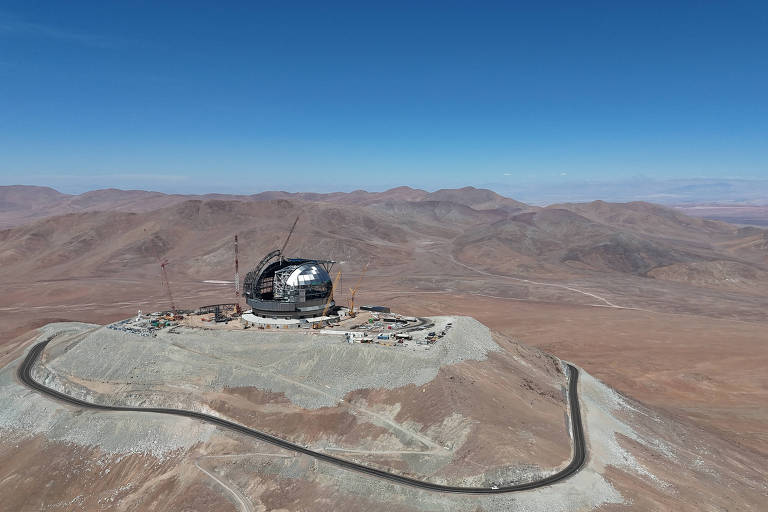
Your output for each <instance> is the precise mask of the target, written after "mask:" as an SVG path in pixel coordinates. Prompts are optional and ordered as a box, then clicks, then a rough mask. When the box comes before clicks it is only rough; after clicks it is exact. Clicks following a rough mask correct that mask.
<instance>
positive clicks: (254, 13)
mask: <svg viewBox="0 0 768 512" xmlns="http://www.w3.org/2000/svg"><path fill="white" fill-rule="evenodd" d="M533 4H537V5H538V6H537V7H532V5H533ZM636 176H647V177H650V178H654V179H669V178H690V177H741V178H764V177H767V176H768V2H764V1H754V2H738V1H729V2H689V3H686V2H668V1H665V2H659V3H654V2H648V1H645V2H633V3H631V5H630V3H629V2H616V1H610V2H603V3H597V2H572V1H569V2H563V3H556V2H525V3H523V2H519V3H518V2H500V3H498V4H495V3H491V2H487V3H478V2H464V3H456V2H450V1H441V2H434V3H425V2H404V3H397V2H390V1H388V2H376V3H372V2H350V3H336V2H307V3H302V2H223V1H222V2H213V1H207V2H194V1H184V2H157V1H147V2H141V1H124V2H104V1H94V2H78V1H71V2H69V1H67V2H62V1H50V2H40V1H33V0H23V1H13V0H3V1H2V2H0V184H17V183H24V184H39V185H50V186H53V187H55V188H58V189H59V190H62V191H65V192H80V191H83V190H88V189H93V188H102V187H107V186H115V187H120V188H144V189H154V190H162V191H168V192H175V191H176V192H213V191H219V192H242V193H253V192H258V191H261V190H265V189H287V190H302V191H307V190H321V191H329V190H351V189H355V188H367V189H369V190H380V189H383V188H387V187H390V186H396V185H411V186H415V187H422V188H427V189H436V188H441V187H444V186H462V185H483V184H488V183H515V182H520V183H523V182H526V183H545V184H546V183H549V182H552V183H557V182H562V181H563V180H566V179H567V180H585V181H588V180H614V179H621V178H630V177H636Z"/></svg>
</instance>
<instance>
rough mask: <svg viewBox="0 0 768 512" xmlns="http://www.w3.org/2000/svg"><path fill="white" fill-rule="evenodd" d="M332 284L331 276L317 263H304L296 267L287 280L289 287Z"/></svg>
mask: <svg viewBox="0 0 768 512" xmlns="http://www.w3.org/2000/svg"><path fill="white" fill-rule="evenodd" d="M330 283H331V276H329V275H328V272H326V271H325V269H324V268H323V267H321V266H320V265H318V264H317V263H304V264H303V265H297V266H296V267H294V270H293V272H291V274H290V275H289V276H288V279H286V280H285V284H287V285H288V286H309V285H318V284H320V285H325V284H330Z"/></svg>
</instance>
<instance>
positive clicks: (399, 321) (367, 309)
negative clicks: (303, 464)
mask: <svg viewBox="0 0 768 512" xmlns="http://www.w3.org/2000/svg"><path fill="white" fill-rule="evenodd" d="M298 221H299V217H296V220H294V222H293V225H292V226H291V229H290V230H289V231H288V234H287V236H286V238H285V242H284V243H283V245H282V247H280V248H279V249H275V250H273V251H271V252H269V253H267V254H266V256H264V257H263V258H262V259H261V260H260V261H259V262H258V263H257V264H256V265H255V266H254V268H253V269H252V270H250V271H249V272H248V273H247V274H246V276H245V279H244V280H243V284H242V289H241V286H240V269H239V241H238V235H235V236H234V244H233V254H234V279H233V281H232V284H233V285H234V300H233V301H232V302H227V303H220V304H206V305H202V306H199V307H198V308H197V309H194V310H189V309H178V308H177V307H176V302H175V300H174V297H173V292H172V290H171V288H172V285H171V281H170V279H169V277H168V270H167V266H168V260H160V259H159V258H158V262H159V265H160V276H161V282H162V286H163V287H164V290H165V293H166V295H167V298H168V304H169V306H170V309H169V310H167V311H158V312H151V313H142V312H141V311H140V310H139V311H138V313H137V314H136V316H135V317H132V318H128V319H124V320H120V321H118V322H115V323H112V324H110V325H108V326H107V327H108V328H109V329H112V330H116V331H122V332H127V333H131V334H137V335H140V336H145V337H155V336H157V333H158V332H159V331H161V330H163V329H168V330H169V331H170V332H178V330H179V329H182V328H186V329H203V330H247V329H256V330H260V331H278V330H281V329H282V330H286V329H293V330H296V329H299V330H304V331H307V332H310V333H317V334H332V335H340V336H342V337H343V339H344V340H345V341H346V342H348V343H363V344H378V345H385V346H399V347H407V346H415V345H420V346H425V347H426V348H427V349H428V347H429V345H432V344H434V343H436V342H437V341H438V340H439V339H441V338H442V337H443V336H445V335H446V334H447V331H448V329H450V328H451V326H452V324H451V323H450V322H449V323H447V324H446V325H444V326H442V327H435V323H434V322H432V321H429V320H427V319H423V318H416V317H410V316H403V315H400V314H397V313H393V312H391V311H390V308H389V307H387V306H381V305H363V306H358V307H356V306H355V296H356V295H357V291H358V290H359V289H360V286H361V284H362V283H363V279H364V278H365V274H366V272H367V270H368V264H366V265H364V266H363V267H362V271H361V273H360V275H359V276H358V278H357V280H356V282H355V284H354V286H352V287H351V288H349V290H348V291H349V293H348V294H347V298H346V304H340V303H339V302H338V301H337V300H335V296H336V295H338V294H339V292H340V291H341V290H342V289H341V282H342V272H341V270H338V271H336V272H335V276H334V277H333V278H331V275H332V274H334V272H333V270H334V265H335V264H336V262H335V261H333V260H319V259H310V258H299V257H287V256H286V255H285V250H286V247H287V246H288V243H289V241H290V239H291V235H292V234H293V231H294V229H295V228H296V224H297V223H298ZM241 297H242V298H244V299H245V303H246V304H247V306H249V308H248V309H245V308H244V307H243V306H241V303H240V299H241Z"/></svg>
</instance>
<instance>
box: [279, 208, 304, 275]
mask: <svg viewBox="0 0 768 512" xmlns="http://www.w3.org/2000/svg"><path fill="white" fill-rule="evenodd" d="M299 217H300V216H299V215H297V216H296V220H295V221H293V226H291V230H290V231H289V232H288V236H287V237H286V238H285V243H283V247H282V248H280V262H281V263H282V261H283V253H284V252H285V248H286V247H287V246H288V240H290V239H291V235H292V234H293V230H294V229H296V223H298V222H299Z"/></svg>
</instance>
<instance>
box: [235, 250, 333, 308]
mask: <svg viewBox="0 0 768 512" xmlns="http://www.w3.org/2000/svg"><path fill="white" fill-rule="evenodd" d="M333 263H334V262H332V261H326V260H312V259H304V258H283V257H282V254H280V251H279V250H276V251H272V252H271V253H269V254H268V255H267V256H265V257H264V258H263V259H262V260H261V262H259V264H258V265H257V266H256V267H255V268H254V269H253V270H252V271H250V272H248V274H247V275H246V276H245V280H244V282H243V295H244V296H245V300H246V302H247V303H248V305H249V306H251V308H252V310H253V314H254V315H259V316H266V317H275V318H308V317H315V316H319V315H320V314H321V313H322V312H323V310H324V309H325V308H326V305H327V306H328V308H329V309H330V308H333V307H334V305H335V304H334V302H333V297H332V293H333V281H332V279H331V276H330V269H331V266H332V265H333Z"/></svg>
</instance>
